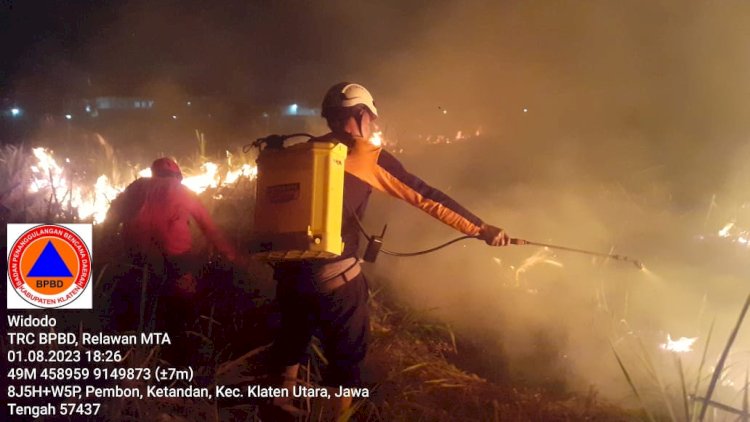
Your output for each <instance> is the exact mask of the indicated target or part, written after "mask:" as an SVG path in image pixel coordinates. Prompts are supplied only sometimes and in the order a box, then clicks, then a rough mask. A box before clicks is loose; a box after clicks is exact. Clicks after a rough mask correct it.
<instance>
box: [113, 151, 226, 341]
mask: <svg viewBox="0 0 750 422" xmlns="http://www.w3.org/2000/svg"><path fill="white" fill-rule="evenodd" d="M151 175H152V176H151V177H142V178H139V179H137V180H136V181H134V182H133V183H131V184H130V185H129V186H128V187H127V188H126V189H125V191H123V192H122V193H121V194H120V195H119V196H118V197H117V198H115V200H114V201H113V202H112V205H111V207H110V209H109V211H108V213H107V218H106V220H105V227H104V229H103V230H102V231H103V233H105V234H110V235H112V234H114V233H115V232H116V230H117V228H118V227H119V225H120V224H122V229H121V239H122V246H123V247H124V249H125V251H126V253H127V255H128V257H129V258H130V260H131V261H132V263H133V267H134V268H137V270H136V271H135V272H131V274H130V276H126V277H125V280H122V281H121V282H120V283H118V285H117V288H116V290H115V293H114V300H116V301H118V302H119V304H121V305H123V306H124V307H126V308H127V309H120V308H122V306H118V303H115V306H114V308H115V309H114V313H115V315H114V318H115V320H116V322H115V328H117V329H120V330H122V329H133V328H134V326H136V324H137V321H138V320H137V319H135V317H136V315H133V312H132V308H133V304H134V303H135V304H138V303H141V305H142V306H143V308H142V309H141V315H140V318H141V322H140V324H138V325H139V326H140V327H141V328H142V329H145V330H149V329H156V328H160V329H166V330H168V331H170V330H172V331H179V330H181V329H182V328H183V327H184V325H185V324H186V323H191V322H193V321H194V318H195V316H196V315H195V311H196V309H195V304H194V303H192V302H193V299H194V295H195V292H196V286H197V283H196V280H195V278H194V271H195V270H197V268H196V264H197V263H199V262H201V259H200V255H199V254H198V252H197V251H195V250H194V249H193V239H192V233H191V229H190V222H191V220H192V221H195V223H196V224H197V225H198V227H199V228H200V230H201V232H202V233H203V234H204V235H205V236H206V237H207V238H208V240H209V241H210V243H211V244H212V245H213V246H214V247H216V249H217V250H218V251H219V252H220V253H221V254H223V255H224V256H225V257H226V258H227V259H229V260H230V261H236V260H237V252H236V251H235V249H234V247H232V245H231V244H230V243H229V242H228V241H227V240H226V238H225V237H224V236H223V235H222V234H221V232H220V231H219V230H218V228H217V227H216V225H215V224H214V222H213V220H212V219H211V216H210V215H209V213H208V211H207V210H206V208H205V207H204V206H203V204H201V202H200V200H199V199H198V196H197V195H196V194H195V193H194V192H192V191H190V190H189V189H188V188H187V187H186V186H184V185H182V183H181V181H182V172H181V170H180V167H179V166H178V165H177V163H176V162H175V161H174V160H172V159H169V158H159V159H157V160H155V161H154V162H153V163H152V165H151ZM110 238H113V237H110ZM145 277H148V278H149V279H150V280H149V283H148V285H147V286H145V287H144V290H143V291H141V289H139V287H141V286H139V285H138V284H139V283H141V282H142V280H143V278H145ZM123 281H124V282H123ZM133 300H135V302H132V301H133ZM126 302H131V303H126ZM144 308H145V309H144ZM134 319H135V320H134ZM171 334H173V333H170V335H171Z"/></svg>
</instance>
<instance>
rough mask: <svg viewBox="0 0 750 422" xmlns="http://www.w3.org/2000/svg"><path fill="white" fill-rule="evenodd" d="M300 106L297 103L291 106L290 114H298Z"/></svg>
mask: <svg viewBox="0 0 750 422" xmlns="http://www.w3.org/2000/svg"><path fill="white" fill-rule="evenodd" d="M298 108H299V106H298V105H297V104H296V103H295V104H292V105H290V106H289V114H297V109H298Z"/></svg>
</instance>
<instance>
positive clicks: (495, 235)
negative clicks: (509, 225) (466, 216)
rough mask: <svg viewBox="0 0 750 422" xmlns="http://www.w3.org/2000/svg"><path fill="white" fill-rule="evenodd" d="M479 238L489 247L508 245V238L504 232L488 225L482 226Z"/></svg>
mask: <svg viewBox="0 0 750 422" xmlns="http://www.w3.org/2000/svg"><path fill="white" fill-rule="evenodd" d="M479 238H480V239H482V240H484V241H485V242H486V243H487V244H488V245H490V246H508V245H510V237H508V235H507V234H506V233H505V230H503V229H501V228H500V227H495V226H491V225H489V224H482V228H481V229H480V231H479Z"/></svg>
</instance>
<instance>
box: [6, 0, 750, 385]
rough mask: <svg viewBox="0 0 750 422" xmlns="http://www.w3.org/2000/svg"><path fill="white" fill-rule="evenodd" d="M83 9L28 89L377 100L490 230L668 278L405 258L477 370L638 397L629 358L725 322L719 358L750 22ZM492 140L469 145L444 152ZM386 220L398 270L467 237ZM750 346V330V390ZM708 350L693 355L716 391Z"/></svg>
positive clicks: (419, 221)
mask: <svg viewBox="0 0 750 422" xmlns="http://www.w3.org/2000/svg"><path fill="white" fill-rule="evenodd" d="M65 7H68V5H67V4H66V5H65ZM73 12H76V13H73ZM73 12H70V13H68V14H67V15H66V16H68V17H69V18H71V16H73V15H75V16H76V18H77V17H78V16H85V17H86V21H87V22H88V24H87V25H84V24H82V25H81V26H80V27H79V26H66V25H65V24H64V22H68V21H70V19H68V20H67V21H65V20H63V21H61V22H63V23H60V22H57V23H56V24H55V23H54V22H53V23H51V24H50V25H52V27H53V28H54V27H57V28H58V29H60V28H77V29H75V30H72V29H69V30H67V32H66V31H62V30H60V31H58V32H57V34H58V35H57V37H58V39H57V40H56V39H55V38H54V37H48V38H50V39H49V40H47V41H43V42H41V41H40V42H35V43H32V44H30V45H29V47H28V48H27V49H26V50H25V51H24V52H23V54H20V53H19V54H20V55H22V56H23V57H22V58H19V59H18V60H17V61H16V62H15V64H14V66H13V67H12V69H11V70H12V72H11V78H10V79H11V83H10V84H11V85H12V86H13V87H14V89H15V90H16V91H18V92H21V91H25V90H37V92H38V96H39V97H41V98H59V97H62V96H64V95H69V94H70V93H71V92H75V93H76V94H78V95H81V94H80V93H81V92H86V95H93V96H96V95H156V96H158V98H159V101H160V102H162V103H165V104H167V105H170V104H171V105H172V106H173V107H177V104H178V103H179V101H181V99H182V98H184V97H186V96H188V95H205V96H216V97H222V98H225V99H229V100H230V102H232V103H233V104H234V105H236V104H241V105H247V104H250V105H254V106H258V105H260V106H262V107H265V106H273V105H278V104H288V103H290V102H299V103H300V104H307V105H309V106H315V105H317V104H318V102H319V101H320V98H321V96H322V94H323V93H324V92H325V90H326V89H327V88H328V86H330V85H331V84H333V83H335V82H338V81H341V80H351V81H356V82H360V83H362V84H364V85H366V86H367V87H368V88H370V90H371V91H372V92H373V93H374V95H375V97H376V100H377V104H378V107H379V110H380V112H381V118H380V119H379V121H378V123H379V124H380V126H381V127H382V128H384V129H385V135H386V137H387V140H391V141H392V140H397V141H398V145H397V148H398V149H403V150H404V151H405V152H404V153H403V154H402V155H399V158H400V159H401V160H403V162H404V164H406V166H407V168H408V169H410V170H411V171H413V172H414V173H415V174H417V175H419V176H420V177H422V178H424V179H425V180H427V181H428V182H429V183H430V184H432V185H433V186H436V187H438V188H441V189H442V190H444V191H446V192H447V193H449V194H450V195H451V196H453V197H454V198H455V199H457V200H459V202H461V203H462V204H464V205H465V206H466V207H467V208H469V209H471V210H472V211H474V212H475V213H476V214H477V215H479V216H480V217H481V218H483V219H485V220H486V221H487V222H489V223H491V224H496V225H499V226H501V227H504V228H505V229H507V231H508V232H509V233H510V235H511V236H514V237H521V238H527V239H530V240H537V241H541V242H549V243H557V244H562V245H566V246H572V247H578V248H584V249H591V250H595V251H602V252H607V251H612V252H614V253H622V254H625V255H630V256H633V257H635V258H638V259H640V260H642V261H643V262H644V263H645V264H646V267H647V268H648V269H649V272H642V271H638V270H636V269H635V268H634V267H633V266H632V265H630V264H626V263H621V262H615V261H603V260H601V259H592V258H591V257H587V256H585V255H576V254H571V253H564V252H559V251H548V252H545V253H546V254H547V255H546V258H547V260H548V262H547V263H544V262H543V261H540V263H539V264H536V265H533V266H527V267H526V269H525V271H520V272H519V271H518V269H519V268H521V267H522V266H523V264H524V262H525V261H526V260H527V259H529V258H530V257H532V256H534V254H536V253H540V251H539V249H538V248H534V247H508V248H503V249H491V248H488V247H486V246H484V245H482V244H481V243H479V242H472V241H466V242H464V243H462V244H460V245H457V246H452V247H450V248H448V249H445V250H443V251H441V252H439V253H436V254H434V255H430V256H427V257H423V258H413V259H403V260H397V259H393V258H390V257H385V256H384V257H381V258H380V259H379V261H378V263H377V264H376V265H375V266H374V267H372V268H371V270H370V271H371V272H373V273H374V274H375V277H374V278H375V279H376V280H382V281H383V282H389V283H391V284H392V285H393V286H395V287H396V289H397V290H398V292H399V293H400V294H401V295H402V297H403V298H404V299H405V300H408V301H410V302H411V303H412V304H414V306H416V307H420V308H422V309H426V308H436V309H437V310H436V311H435V314H436V316H437V317H439V318H441V319H443V320H444V321H447V322H450V323H451V324H453V325H454V326H455V327H456V328H457V331H459V332H462V333H466V334H467V335H470V336H472V337H473V338H476V339H477V340H478V341H477V343H478V344H482V345H483V346H482V347H484V348H485V350H484V352H485V353H484V354H483V356H486V360H487V361H486V362H484V363H482V364H481V365H480V364H479V363H477V362H474V363H471V362H464V364H466V365H471V364H474V365H477V367H478V368H477V369H482V370H484V371H489V372H492V373H494V374H495V375H496V377H497V379H498V380H507V381H509V382H513V381H517V380H525V381H528V382H532V383H540V384H545V385H553V386H554V385H560V384H565V387H570V388H581V389H586V388H587V387H588V385H594V386H595V387H596V388H597V389H598V390H600V391H602V392H603V393H604V394H606V395H607V397H610V398H615V399H624V398H625V397H627V396H628V393H627V391H626V388H627V386H626V383H625V381H624V379H623V377H622V374H621V373H620V372H619V369H618V368H617V366H616V362H615V360H614V358H613V353H612V348H611V346H610V343H612V344H614V345H615V347H616V348H617V349H618V350H619V351H620V352H623V353H624V354H625V355H626V356H629V357H631V358H633V357H634V356H635V355H636V353H635V352H634V351H637V350H639V347H640V346H634V345H633V344H632V343H633V341H634V340H633V339H635V338H639V339H642V342H643V344H644V347H645V349H646V350H649V351H650V353H652V355H653V356H654V359H655V360H657V359H661V358H660V357H659V356H661V357H663V356H667V355H664V353H663V351H661V350H660V349H659V348H658V344H659V342H664V341H666V337H667V333H670V334H671V335H672V337H673V338H676V337H681V336H686V337H694V336H699V337H700V338H701V339H700V340H699V342H698V343H697V344H698V345H700V344H701V342H702V341H704V340H705V338H706V337H707V334H708V330H709V328H708V327H709V326H710V325H711V322H712V321H714V320H715V321H716V322H715V324H716V325H715V330H714V332H713V338H714V340H713V343H712V344H711V345H710V348H709V354H708V356H709V358H712V357H714V356H716V354H717V350H718V348H719V347H720V346H721V345H720V344H719V343H721V342H722V341H723V339H724V338H726V335H727V334H728V332H729V328H730V327H731V325H732V324H733V323H734V318H736V313H737V312H738V311H739V307H740V305H741V301H742V299H743V298H744V297H745V295H746V294H747V292H748V285H747V282H746V280H743V279H742V277H743V276H745V275H747V272H748V267H747V264H745V262H746V261H747V253H750V250H747V249H743V248H742V246H741V245H739V244H738V243H732V242H729V241H724V240H722V239H719V238H718V237H717V236H716V233H717V232H718V230H719V229H721V228H722V227H723V226H724V224H726V223H727V222H728V221H730V220H735V221H737V224H738V225H741V224H742V221H743V218H744V219H745V220H747V219H748V217H750V216H747V215H743V213H745V214H746V213H747V205H746V202H747V201H748V198H750V192H749V191H748V190H749V189H748V188H747V184H746V183H745V179H746V178H747V177H746V172H747V170H746V168H747V166H746V163H747V159H748V158H750V156H749V154H750V151H748V148H747V146H746V139H747V134H748V133H749V129H750V115H749V113H750V107H748V104H747V101H748V100H747V99H748V98H749V95H750V85H748V83H747V75H748V74H750V55H748V54H746V48H747V39H748V36H750V30H748V28H750V25H748V17H749V16H750V3H747V2H740V1H727V2H689V3H685V2H677V1H633V2H620V1H599V2H584V1H580V2H534V1H507V2H492V1H467V2H445V1H437V2H436V1H416V2H396V1H387V2H351V1H333V2H326V3H325V4H322V3H317V2H294V3H291V2H284V1H280V2H270V1H260V2H244V1H243V2H212V3H206V2H203V1H201V2H180V5H179V7H178V6H176V5H175V4H171V3H159V4H154V2H145V1H133V2H127V3H123V4H118V5H116V6H113V5H110V6H108V7H104V6H101V7H100V8H97V9H93V11H91V12H90V13H89V14H82V13H78V12H81V11H80V10H78V11H76V10H74V11H73ZM36 13H37V12H36V11H32V10H29V11H26V12H23V11H22V15H23V16H26V15H29V16H33V15H34V14H36ZM71 19H72V18H71ZM81 19H83V18H81ZM23 21H24V20H23V19H14V20H13V22H23ZM47 23H49V22H47ZM14 25H15V26H12V27H10V30H11V31H15V30H20V29H22V27H23V25H21V24H20V23H16V24H14ZM29 31H30V30H29ZM27 32H28V31H27ZM48 35H49V34H48ZM16 39H19V38H16ZM16 50H18V49H16ZM42 59H44V60H42ZM35 68H42V69H43V71H42V72H41V73H40V72H34V71H33V70H34V69H35ZM63 70H64V72H63ZM8 72H9V71H7V70H5V71H4V73H8ZM45 75H46V76H45ZM69 80H70V81H72V82H69ZM59 87H67V89H63V90H62V91H61V90H60V89H58V90H57V91H55V89H56V88H59ZM49 102H50V103H54V101H51V100H49ZM226 113H227V114H231V113H232V111H231V109H228V110H227V111H226ZM251 120H252V118H251V117H248V116H244V115H240V116H230V117H227V118H226V119H223V120H222V119H219V120H218V121H216V120H214V121H212V122H210V123H205V125H206V126H207V127H212V128H215V130H216V132H215V133H219V134H224V133H250V132H252V131H255V130H259V129H258V128H259V127H260V128H263V127H262V126H257V125H255V126H253V125H252V124H250V121H251ZM237 122H240V123H239V126H237V125H238V123H237ZM242 125H246V126H242ZM229 126H232V127H229ZM194 129H195V127H189V128H185V130H184V131H183V132H180V135H179V136H175V135H174V134H173V133H172V132H169V133H165V134H163V135H162V134H156V135H153V137H152V138H148V139H143V143H144V145H146V144H148V145H151V146H156V147H157V148H162V149H163V151H160V152H164V153H168V154H173V155H178V153H177V152H176V151H174V150H175V149H177V148H179V147H180V146H184V147H185V148H186V149H190V150H193V146H194V145H195V138H194V136H195V135H194ZM478 129H479V131H480V133H481V134H482V135H481V136H479V137H475V138H473V139H470V140H467V141H464V142H461V143H456V144H451V145H439V146H431V147H425V146H424V139H425V138H427V137H431V139H434V138H435V137H436V136H437V135H444V136H446V137H448V138H454V137H455V135H456V133H457V132H458V131H459V130H461V131H462V132H463V133H474V132H475V131H477V130H478ZM133 130H136V129H134V128H132V127H122V128H118V130H117V131H118V132H125V131H131V132H132V131H133ZM253 135H254V134H253ZM247 137H248V138H252V137H253V136H251V135H248V136H247ZM213 139H215V140H216V142H217V143H218V144H219V145H223V143H228V142H230V141H231V139H230V138H229V137H227V138H224V137H222V136H219V135H217V136H214V138H213ZM384 222H388V223H389V227H390V229H389V233H390V234H389V235H388V236H387V244H386V246H387V247H389V248H390V249H394V250H402V251H407V250H412V249H420V248H424V247H426V246H431V245H432V244H435V243H437V242H439V241H442V240H445V239H448V238H449V237H450V236H452V235H454V234H455V233H452V232H451V231H450V230H449V229H447V228H445V227H443V226H441V225H440V224H439V223H437V222H434V221H431V220H430V219H429V218H427V217H426V216H425V215H423V214H421V213H420V212H419V211H417V210H415V209H412V208H410V207H408V206H407V205H405V204H402V203H397V202H396V201H393V200H390V199H385V198H383V197H382V196H380V197H376V198H375V200H374V203H373V204H372V205H371V209H370V210H369V212H368V220H367V222H366V223H367V224H369V225H371V227H372V230H373V232H375V231H376V230H375V229H374V228H375V226H376V225H379V224H381V223H384ZM747 225H749V226H750V222H748V224H747ZM699 236H703V239H700V238H699ZM551 262H556V263H558V264H560V265H561V266H560V265H555V264H552V263H551ZM699 347H700V346H699ZM748 348H750V339H748V338H747V330H745V331H744V332H743V333H742V335H741V337H740V338H739V339H738V344H737V345H736V346H735V348H734V350H736V354H735V356H736V363H737V365H736V367H737V368H739V369H738V370H741V369H742V368H743V367H746V366H747V361H748V359H747V350H748ZM696 349H697V350H699V351H697V352H693V353H692V354H687V355H684V356H683V359H684V367H685V368H688V369H689V370H693V371H694V370H695V369H697V362H696V360H697V359H699V358H700V352H702V349H700V348H698V347H696ZM660 353H662V354H661V355H660ZM743 353H744V355H743ZM664 359H671V357H667V358H664ZM634 360H635V359H631V360H630V361H629V362H630V363H632V362H633V361H634ZM669 365H672V362H671V360H670V362H669ZM485 373H487V372H485Z"/></svg>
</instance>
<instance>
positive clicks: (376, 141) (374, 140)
mask: <svg viewBox="0 0 750 422" xmlns="http://www.w3.org/2000/svg"><path fill="white" fill-rule="evenodd" d="M370 143H371V144H373V145H375V146H376V147H380V146H383V132H381V131H379V130H378V131H376V132H373V133H372V136H370Z"/></svg>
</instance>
